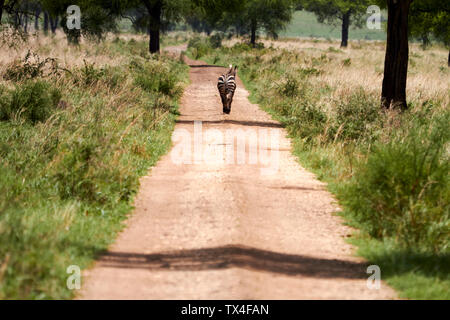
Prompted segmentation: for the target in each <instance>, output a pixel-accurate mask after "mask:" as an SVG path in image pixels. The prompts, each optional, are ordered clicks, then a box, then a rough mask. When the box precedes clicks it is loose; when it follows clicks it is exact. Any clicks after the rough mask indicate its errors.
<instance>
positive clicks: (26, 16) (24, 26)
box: [23, 8, 28, 33]
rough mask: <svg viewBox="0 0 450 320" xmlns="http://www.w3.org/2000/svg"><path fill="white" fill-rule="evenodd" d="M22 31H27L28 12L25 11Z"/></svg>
mask: <svg viewBox="0 0 450 320" xmlns="http://www.w3.org/2000/svg"><path fill="white" fill-rule="evenodd" d="M27 9H28V8H27ZM27 12H28V10H27ZM23 31H24V32H25V33H28V14H27V13H25V22H24V25H23Z"/></svg>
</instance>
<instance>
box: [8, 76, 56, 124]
mask: <svg viewBox="0 0 450 320" xmlns="http://www.w3.org/2000/svg"><path fill="white" fill-rule="evenodd" d="M2 91H3V93H2V94H1V98H0V120H3V121H5V120H10V119H13V118H20V119H24V120H26V121H31V122H32V123H33V124H34V123H36V122H40V121H45V120H46V119H47V118H48V117H49V116H50V115H51V114H52V111H53V110H54V109H55V108H56V107H57V105H58V103H59V101H60V100H61V93H60V91H59V90H58V89H56V88H54V87H52V86H51V85H50V84H48V83H47V82H44V81H36V82H34V81H31V80H29V81H27V82H25V83H24V84H22V85H17V86H16V88H15V89H14V90H12V91H11V92H9V93H5V89H2Z"/></svg>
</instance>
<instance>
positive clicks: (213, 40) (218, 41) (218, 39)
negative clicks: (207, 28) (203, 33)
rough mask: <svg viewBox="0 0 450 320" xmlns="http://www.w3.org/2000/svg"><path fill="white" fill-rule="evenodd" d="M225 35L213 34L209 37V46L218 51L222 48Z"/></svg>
mask: <svg viewBox="0 0 450 320" xmlns="http://www.w3.org/2000/svg"><path fill="white" fill-rule="evenodd" d="M222 40H223V35H222V34H220V33H216V34H213V35H212V36H211V37H209V44H210V45H211V47H212V48H213V49H218V48H221V47H222Z"/></svg>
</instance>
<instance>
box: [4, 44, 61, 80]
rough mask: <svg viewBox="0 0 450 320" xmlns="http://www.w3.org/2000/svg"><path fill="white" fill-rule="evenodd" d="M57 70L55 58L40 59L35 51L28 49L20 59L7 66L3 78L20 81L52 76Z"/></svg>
mask: <svg viewBox="0 0 450 320" xmlns="http://www.w3.org/2000/svg"><path fill="white" fill-rule="evenodd" d="M58 72H59V68H58V63H57V61H56V59H53V58H45V59H41V58H40V57H39V55H37V54H36V53H33V52H31V51H28V52H27V54H26V55H25V57H24V58H23V59H22V60H18V61H14V62H13V63H11V64H10V65H9V66H7V68H6V70H5V72H4V75H3V78H4V79H5V80H12V81H22V80H26V79H34V78H43V77H47V76H52V75H55V74H58Z"/></svg>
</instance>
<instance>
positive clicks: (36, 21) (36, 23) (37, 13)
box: [34, 8, 41, 31]
mask: <svg viewBox="0 0 450 320" xmlns="http://www.w3.org/2000/svg"><path fill="white" fill-rule="evenodd" d="M40 16H41V8H36V11H35V12H34V29H35V30H36V31H37V30H39V17H40Z"/></svg>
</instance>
